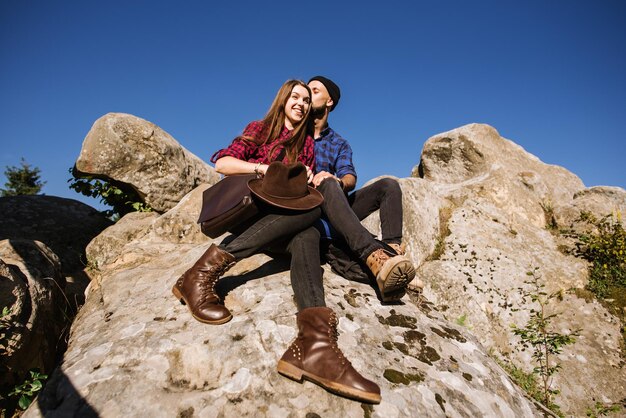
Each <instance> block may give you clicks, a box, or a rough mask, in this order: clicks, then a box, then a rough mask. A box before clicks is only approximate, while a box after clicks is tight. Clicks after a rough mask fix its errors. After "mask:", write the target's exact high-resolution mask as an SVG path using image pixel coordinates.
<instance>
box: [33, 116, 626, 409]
mask: <svg viewBox="0 0 626 418" xmlns="http://www.w3.org/2000/svg"><path fill="white" fill-rule="evenodd" d="M150 135H151V134H141V135H139V136H140V137H142V138H143V137H146V136H147V137H150ZM413 174H414V177H411V178H406V179H400V180H399V181H400V184H401V186H402V189H403V195H404V197H403V199H404V201H403V205H404V229H405V240H406V242H407V244H408V253H409V255H410V256H411V257H412V259H413V261H414V262H415V263H416V264H417V265H419V269H418V278H419V279H421V280H422V281H423V282H424V283H425V285H426V287H425V291H424V295H422V296H418V295H416V294H413V293H409V294H408V295H407V296H405V298H404V299H403V301H402V303H400V304H396V305H382V304H381V303H380V302H379V300H378V299H377V297H376V294H375V292H374V290H373V288H372V287H371V286H368V285H366V284H360V283H353V282H348V281H346V280H345V279H343V278H341V277H339V276H337V275H335V274H333V273H332V272H330V270H329V269H328V267H325V270H324V284H325V292H326V301H327V306H329V307H330V308H332V309H333V310H335V312H336V313H337V314H338V316H339V318H340V320H339V333H340V336H339V346H340V348H341V349H342V350H343V352H344V353H345V355H346V357H347V358H348V359H349V360H351V361H352V363H353V365H354V366H355V368H356V369H357V370H359V371H360V372H361V373H363V374H364V376H365V377H367V378H369V379H372V380H374V381H375V382H377V383H378V384H379V385H380V386H381V389H382V402H381V404H380V405H366V404H360V403H358V402H354V401H350V400H347V399H345V398H342V397H338V396H335V395H332V394H330V393H328V392H326V391H325V390H323V389H321V388H319V387H318V386H316V385H313V384H311V383H308V382H305V383H303V384H299V383H296V382H293V381H291V380H289V379H287V378H285V377H282V376H280V375H279V374H278V373H277V372H276V363H277V361H278V359H279V358H280V356H281V355H282V354H283V352H284V351H285V350H286V349H287V347H288V346H289V344H290V342H291V341H292V340H293V338H294V337H295V336H296V323H295V313H296V308H295V304H294V302H293V299H292V290H291V287H290V283H289V272H288V271H287V269H288V263H287V262H285V261H284V260H281V259H277V260H271V259H270V258H268V257H267V256H265V255H256V256H253V257H251V258H249V259H246V260H243V261H241V262H239V263H238V264H237V265H236V266H235V267H233V268H232V269H231V270H230V271H229V272H228V273H227V278H226V279H224V280H223V281H222V282H220V284H219V285H218V292H220V293H221V294H222V295H225V302H226V305H227V306H228V308H229V309H230V310H231V311H232V313H233V315H234V318H233V320H232V321H231V322H228V323H226V324H224V325H217V326H215V325H205V324H202V323H200V322H198V321H196V320H194V319H193V318H192V317H191V315H190V314H189V311H188V309H187V308H186V307H185V306H182V305H180V304H179V303H178V301H177V300H176V299H175V298H174V297H173V296H172V294H171V291H170V289H171V286H172V285H173V283H174V281H175V280H176V278H177V277H179V276H180V275H181V274H182V273H183V272H184V271H185V270H186V269H187V268H189V267H190V266H191V265H192V264H193V263H194V261H195V260H196V259H197V258H199V257H200V255H201V254H202V253H203V252H204V250H205V249H206V248H208V246H209V245H210V243H211V242H213V241H211V240H209V239H208V238H206V237H204V236H202V235H201V234H199V233H198V229H199V228H198V226H197V225H195V224H194V223H193V222H195V218H196V217H197V211H198V210H199V206H200V200H201V194H202V190H203V188H197V189H195V190H193V191H192V192H191V193H189V194H188V195H187V196H185V197H184V198H182V196H181V198H179V199H178V201H179V203H178V204H177V205H176V206H175V207H173V208H172V209H171V210H169V211H168V212H166V213H165V214H163V215H156V214H147V215H146V214H132V215H127V216H125V217H124V218H122V220H120V221H119V222H118V223H117V224H116V225H114V226H112V227H110V228H108V229H106V230H105V231H104V232H103V233H102V234H101V235H100V236H98V237H97V238H96V239H95V240H94V241H92V243H91V244H90V245H89V248H88V250H87V252H88V256H89V258H90V259H92V260H95V261H96V263H95V264H96V266H95V268H93V269H92V270H90V271H89V274H90V275H91V278H92V282H91V285H90V288H89V290H88V296H87V300H86V304H85V306H84V307H83V308H82V310H81V311H80V312H79V314H78V316H77V319H76V321H75V323H74V325H73V327H72V332H71V336H70V341H69V347H68V350H67V352H66V354H65V358H64V360H63V362H62V364H61V365H60V367H59V368H58V369H57V370H56V372H55V373H54V375H53V376H52V378H51V379H50V381H49V382H48V384H47V385H46V387H45V388H44V390H43V392H42V393H41V395H40V396H39V398H38V400H37V402H36V403H34V404H33V405H32V406H31V408H30V409H29V410H28V411H27V412H26V414H25V416H26V417H34V416H42V415H45V416H67V415H75V416H95V415H99V416H102V417H117V416H154V417H160V416H163V417H170V416H181V417H182V416H185V417H191V416H197V417H221V416H268V417H313V416H323V417H325V416H341V417H415V416H428V417H431V416H432V417H444V416H450V417H477V416H489V417H492V416H493V417H528V416H543V415H544V412H545V411H544V410H542V408H541V407H539V406H537V405H536V404H535V403H534V402H532V401H530V400H529V399H528V398H527V397H526V396H525V394H524V393H523V392H522V390H521V389H520V388H518V387H517V386H516V385H514V384H513V383H512V381H511V379H510V378H509V377H508V376H507V374H506V372H505V371H504V370H503V369H502V368H501V367H500V366H499V365H498V364H497V362H496V360H495V359H494V357H499V358H501V359H503V360H506V361H508V362H512V363H513V364H516V365H517V366H518V367H520V368H522V369H524V370H526V371H527V372H528V371H530V370H532V368H533V364H532V363H531V358H530V353H529V352H528V351H522V350H521V349H520V344H519V340H518V339H517V337H515V336H514V335H513V333H512V332H511V329H510V325H511V324H517V325H518V326H523V325H524V324H525V323H526V321H527V320H528V318H529V315H530V313H529V312H530V309H531V308H532V307H533V305H532V303H531V302H530V301H523V300H522V297H521V294H520V290H519V288H523V287H524V286H525V283H524V281H525V280H527V277H528V276H527V275H526V272H527V271H528V270H529V269H533V268H535V267H536V268H538V271H539V272H540V273H541V275H542V279H543V280H545V282H546V286H547V288H548V290H549V291H556V290H563V298H562V300H560V301H559V302H558V304H557V305H556V306H555V309H556V311H558V312H562V314H560V315H558V316H557V317H556V318H555V319H554V320H553V324H554V325H555V329H556V330H557V331H558V332H560V333H563V334H567V333H570V332H573V331H575V330H580V334H581V335H580V337H578V339H577V342H576V343H575V344H573V345H569V346H566V347H565V349H564V350H563V353H562V354H561V355H560V356H559V358H558V360H559V361H560V362H561V364H562V366H563V369H562V370H561V371H560V372H559V373H558V374H557V375H556V379H555V382H554V383H555V385H556V388H557V389H560V390H561V394H560V395H559V396H558V397H557V398H556V403H558V404H559V405H560V406H561V409H562V411H563V412H564V413H565V414H566V415H573V416H584V415H585V411H586V408H587V407H589V406H592V405H593V404H594V403H595V402H596V401H598V402H602V403H612V402H620V401H621V399H622V398H623V397H624V393H626V387H625V384H626V375H625V372H624V360H623V357H621V355H622V352H621V351H620V350H621V345H620V344H621V335H620V329H619V326H620V323H619V320H618V319H617V318H615V317H613V316H612V315H611V314H610V313H609V312H608V311H607V310H606V309H605V308H604V307H603V306H602V305H601V304H600V303H598V302H596V301H593V300H589V301H587V300H585V299H581V298H578V297H577V296H576V294H575V293H574V292H571V291H570V289H577V288H578V289H579V288H582V287H583V286H584V285H585V283H586V281H587V272H586V271H587V270H586V269H587V265H586V263H585V262H584V261H582V260H580V259H578V258H575V257H573V256H571V255H567V254H565V253H563V252H561V251H559V249H558V248H557V245H558V244H557V238H556V237H555V235H553V234H552V233H551V232H550V231H549V230H547V229H546V224H547V223H549V222H552V221H553V218H554V222H557V223H565V222H575V219H576V218H577V216H578V215H577V212H579V211H580V209H581V208H585V210H590V211H593V212H594V213H597V214H598V215H599V216H601V215H603V214H604V212H611V211H622V215H626V213H625V212H626V207H625V205H624V202H625V201H626V192H625V191H624V190H623V189H619V188H591V189H585V187H584V185H583V184H582V182H581V181H580V179H578V178H577V177H576V176H575V175H573V174H572V173H570V172H568V171H567V170H565V169H563V168H560V167H556V166H551V165H547V164H544V163H542V162H541V161H539V160H538V159H537V158H536V157H534V156H532V155H530V154H528V153H527V152H525V151H524V150H523V149H522V148H521V147H519V146H518V145H516V144H514V143H513V142H511V141H509V140H506V139H504V138H502V137H500V135H499V134H498V133H497V131H496V130H495V129H493V128H491V127H489V126H486V125H476V124H475V125H468V126H464V127H461V128H458V129H455V130H453V131H450V132H446V133H444V134H440V135H437V136H435V137H433V138H430V139H429V140H428V141H427V142H426V144H425V145H424V150H423V153H422V158H421V161H420V165H419V166H418V167H416V168H415V169H414V170H413ZM204 187H206V186H204ZM172 202H173V201H172ZM172 206H173V205H172ZM364 224H365V225H366V226H367V227H368V228H369V229H370V230H371V231H372V232H373V233H377V232H378V231H379V228H378V215H377V214H373V215H372V216H371V217H370V218H368V219H366V220H365V221H364ZM216 242H219V240H216ZM458 323H463V326H461V325H459V324H458Z"/></svg>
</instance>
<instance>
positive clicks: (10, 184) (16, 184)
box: [0, 158, 46, 196]
mask: <svg viewBox="0 0 626 418" xmlns="http://www.w3.org/2000/svg"><path fill="white" fill-rule="evenodd" d="M21 163H22V167H13V166H11V167H9V166H7V168H6V170H4V175H5V176H6V178H7V182H6V183H4V187H6V189H0V196H18V195H25V194H38V193H39V192H40V191H41V188H42V187H43V185H44V184H46V182H45V181H43V182H42V181H41V180H40V176H39V173H40V172H41V170H39V168H38V167H33V168H31V166H30V164H26V160H24V158H22V161H21Z"/></svg>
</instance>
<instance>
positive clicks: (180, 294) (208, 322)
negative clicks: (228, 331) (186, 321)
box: [172, 284, 233, 325]
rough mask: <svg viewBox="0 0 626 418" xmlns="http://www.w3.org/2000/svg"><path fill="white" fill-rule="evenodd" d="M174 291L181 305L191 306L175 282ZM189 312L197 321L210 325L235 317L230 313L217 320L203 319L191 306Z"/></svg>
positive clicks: (222, 322)
mask: <svg viewBox="0 0 626 418" xmlns="http://www.w3.org/2000/svg"><path fill="white" fill-rule="evenodd" d="M172 293H173V294H174V296H175V297H176V299H178V301H179V302H180V303H181V305H185V306H187V307H189V305H188V304H187V300H186V299H185V297H184V296H183V294H182V293H181V292H180V290H178V288H177V287H176V285H175V284H174V286H172ZM189 313H191V316H193V318H194V319H195V320H196V321H198V322H202V323H203V324H209V325H222V324H225V323H227V322H228V321H230V320H231V319H233V316H232V315H230V316H227V317H226V318H224V319H219V320H217V321H209V320H206V319H203V318H198V317H197V316H195V315H194V314H193V312H192V311H191V308H189Z"/></svg>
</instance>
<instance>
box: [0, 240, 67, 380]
mask: <svg viewBox="0 0 626 418" xmlns="http://www.w3.org/2000/svg"><path fill="white" fill-rule="evenodd" d="M64 288H65V277H63V275H62V274H61V265H60V262H59V259H58V257H57V256H56V255H55V254H54V253H53V252H52V251H51V250H50V248H48V247H47V246H46V245H45V244H43V243H41V242H39V241H33V240H18V239H12V240H2V241H0V310H1V309H3V308H7V309H8V312H9V313H8V315H6V316H4V317H3V318H2V329H1V330H0V337H1V338H0V351H2V356H0V387H3V388H6V387H8V388H11V387H13V386H15V385H16V384H17V383H21V382H22V381H23V379H24V378H25V377H26V376H27V375H28V370H30V369H33V368H37V369H39V370H40V372H42V373H49V372H51V371H52V369H53V368H54V367H55V365H56V361H57V355H58V354H59V353H61V352H62V351H63V349H64V348H65V337H66V336H67V333H68V330H69V325H70V318H71V317H72V316H73V315H74V312H75V310H76V306H73V305H72V304H71V303H70V301H69V300H68V299H67V298H66V296H65V294H64V292H63V291H64Z"/></svg>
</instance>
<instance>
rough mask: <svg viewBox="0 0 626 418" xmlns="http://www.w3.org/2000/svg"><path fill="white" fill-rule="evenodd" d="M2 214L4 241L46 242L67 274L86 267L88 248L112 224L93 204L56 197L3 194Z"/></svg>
mask: <svg viewBox="0 0 626 418" xmlns="http://www.w3.org/2000/svg"><path fill="white" fill-rule="evenodd" d="M0 213H1V214H2V216H1V217H0V240H2V239H27V240H36V241H40V242H43V243H44V244H45V245H46V246H48V247H49V248H50V249H51V250H52V251H53V252H54V253H55V254H56V255H57V256H58V257H59V260H60V262H61V270H62V273H63V275H65V276H68V275H72V274H73V273H74V272H76V271H82V270H83V269H84V268H85V266H86V265H87V258H86V256H85V247H87V244H89V242H90V241H91V240H92V239H93V238H94V237H95V236H96V235H98V234H99V233H100V232H102V230H103V229H104V228H106V227H107V226H109V225H111V223H112V222H111V221H110V220H108V219H107V218H105V217H104V216H103V215H102V214H101V213H100V212H98V211H97V210H95V209H94V208H92V207H91V206H89V205H86V204H84V203H82V202H79V201H77V200H73V199H65V198H62V197H56V196H40V195H37V196H8V197H1V198H0Z"/></svg>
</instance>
